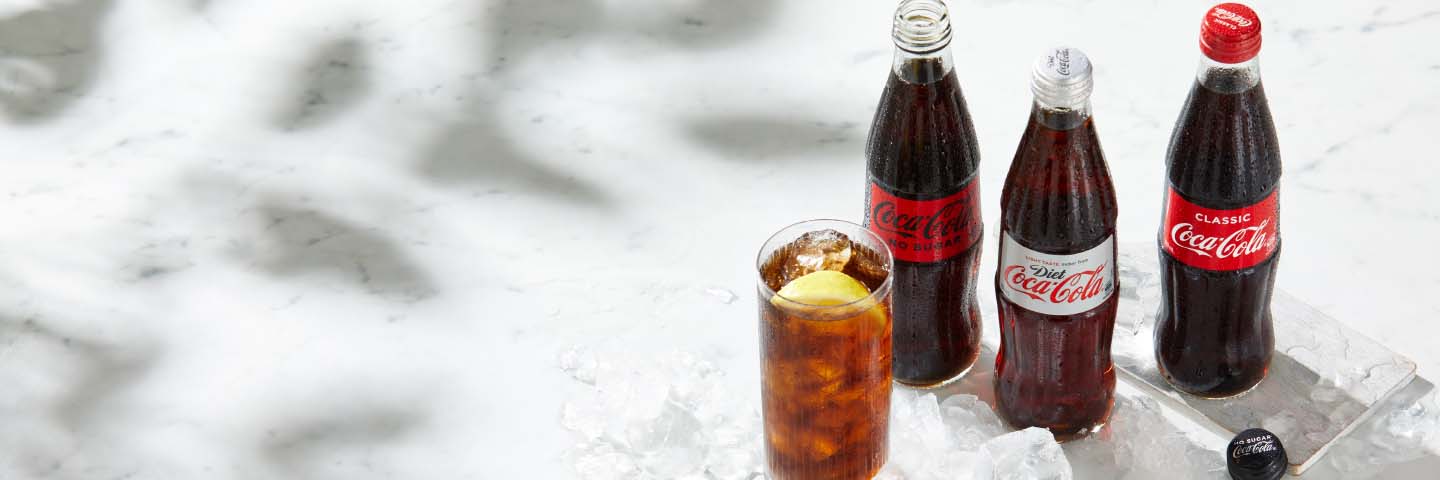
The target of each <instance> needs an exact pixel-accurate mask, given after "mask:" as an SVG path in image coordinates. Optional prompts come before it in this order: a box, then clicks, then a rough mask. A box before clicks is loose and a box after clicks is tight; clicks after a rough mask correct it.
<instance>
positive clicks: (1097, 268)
mask: <svg viewBox="0 0 1440 480" xmlns="http://www.w3.org/2000/svg"><path fill="white" fill-rule="evenodd" d="M999 273H1000V285H999V287H998V288H999V289H1000V291H1001V292H1002V293H1004V294H1005V298H1007V299H1010V301H1011V302H1015V304H1016V305H1019V306H1020V307H1021V308H1024V309H1026V310H1030V311H1032V312H1037V313H1043V314H1046V315H1073V314H1076V313H1081V312H1085V311H1089V310H1090V309H1093V308H1095V307H1098V306H1100V304H1101V303H1104V302H1105V300H1107V299H1109V298H1110V295H1113V294H1114V293H1115V236H1114V235H1111V236H1110V237H1109V238H1106V239H1105V241H1103V242H1100V244H1099V245H1096V246H1095V248H1092V249H1089V250H1086V251H1084V252H1080V253H1077V254H1074V255H1051V254H1048V253H1041V252H1037V251H1034V250H1031V249H1028V248H1025V246H1024V245H1021V244H1020V242H1016V241H1015V239H1014V238H1012V237H1011V236H1010V232H1005V233H1003V234H1001V235H1000V272H999Z"/></svg>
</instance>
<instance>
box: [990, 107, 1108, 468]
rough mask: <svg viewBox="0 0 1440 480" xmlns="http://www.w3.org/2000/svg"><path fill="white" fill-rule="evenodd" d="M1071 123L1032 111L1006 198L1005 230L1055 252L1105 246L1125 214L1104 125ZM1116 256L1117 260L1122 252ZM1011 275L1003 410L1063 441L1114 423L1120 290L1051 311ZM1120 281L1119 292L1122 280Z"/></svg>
mask: <svg viewBox="0 0 1440 480" xmlns="http://www.w3.org/2000/svg"><path fill="white" fill-rule="evenodd" d="M1071 115H1073V114H1071ZM1051 120H1053V121H1051ZM1070 121H1071V122H1075V121H1078V120H1070ZM1064 123H1065V120H1062V119H1059V118H1052V119H1047V121H1046V122H1044V123H1042V122H1040V121H1038V119H1037V115H1035V114H1032V115H1031V119H1030V125H1029V126H1028V127H1027V128H1026V129H1025V134H1024V136H1023V137H1022V138H1021V140H1020V148H1019V150H1018V151H1017V152H1016V153H1015V161H1014V162H1013V163H1012V164H1011V165H1010V173H1009V175H1008V176H1007V177H1006V179H1005V192H1004V193H1003V195H1002V197H1001V199H1000V205H1001V210H1000V217H1001V232H1002V235H1007V234H1008V235H1009V236H1011V237H1012V238H1014V239H1015V241H1016V242H1019V243H1020V244H1022V245H1024V246H1026V247H1027V248H1030V249H1032V250H1036V251H1040V252H1043V253H1050V254H1055V255H1073V254H1077V253H1081V252H1085V251H1088V250H1090V249H1093V248H1095V247H1096V246H1098V245H1100V244H1101V243H1103V242H1104V241H1105V240H1106V239H1108V238H1110V237H1111V236H1113V235H1115V218H1116V215H1117V211H1116V204H1115V189H1114V186H1113V184H1112V183H1111V181H1110V169H1109V167H1108V166H1107V165H1106V163H1105V158H1104V156H1103V154H1102V153H1101V150H1100V142H1099V140H1098V139H1097V137H1096V135H1095V127H1094V124H1093V123H1092V122H1091V121H1090V120H1089V119H1085V120H1083V123H1081V124H1080V125H1078V126H1073V125H1065V124H1064ZM1046 124H1049V125H1046ZM1055 126H1058V127H1061V128H1064V129H1056V128H1054V127H1055ZM1065 127H1073V128H1065ZM1111 248H1112V249H1113V248H1114V247H1113V244H1112V247H1111ZM1110 254H1111V255H1112V258H1114V257H1113V256H1114V254H1115V252H1114V251H1113V250H1112V251H1111V253H1110ZM1108 268H1115V266H1114V265H1111V266H1108ZM1001 273H1002V272H996V276H995V281H996V285H995V289H996V293H995V297H996V300H997V304H998V305H999V310H1000V351H999V352H997V354H996V357H995V397H996V398H995V403H996V406H997V409H998V413H999V414H1000V416H1001V417H1002V418H1004V419H1005V420H1006V421H1007V422H1009V423H1010V424H1011V425H1013V426H1015V427H1016V428H1025V427H1032V426H1034V427H1041V428H1048V429H1050V431H1051V433H1053V434H1054V435H1055V437H1056V438H1057V439H1060V440H1061V441H1064V440H1068V439H1070V438H1073V437H1074V436H1076V435H1077V434H1084V433H1088V432H1089V431H1090V430H1091V429H1092V428H1094V427H1097V426H1099V425H1102V424H1104V422H1105V419H1106V418H1107V417H1109V415H1110V407H1111V406H1112V405H1113V403H1114V394H1115V369H1114V364H1113V363H1111V360H1110V338H1111V334H1112V332H1113V330H1114V326H1115V313H1116V306H1117V305H1118V301H1119V295H1118V294H1115V293H1112V294H1111V295H1110V298H1109V299H1107V300H1105V302H1103V303H1101V304H1100V306H1098V307H1095V308H1093V309H1091V310H1089V311H1086V312H1082V313H1078V314H1074V315H1047V314H1043V313H1038V312H1033V311H1030V310H1027V309H1025V308H1023V307H1021V306H1019V305H1016V304H1015V303H1014V302H1011V301H1010V300H1009V299H1008V298H1006V297H1005V296H1004V295H1003V294H1001V293H1000V289H1001V288H1004V287H1003V286H1002V285H1001V281H1002V279H1001ZM1115 288H1116V290H1115V291H1117V292H1118V289H1119V286H1118V285H1116V287H1115Z"/></svg>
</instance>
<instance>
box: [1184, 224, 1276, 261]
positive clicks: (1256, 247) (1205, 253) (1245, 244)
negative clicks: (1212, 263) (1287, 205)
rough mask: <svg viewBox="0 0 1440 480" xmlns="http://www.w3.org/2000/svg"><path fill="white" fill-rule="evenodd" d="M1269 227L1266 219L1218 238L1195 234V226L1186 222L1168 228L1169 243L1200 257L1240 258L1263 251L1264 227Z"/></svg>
mask: <svg viewBox="0 0 1440 480" xmlns="http://www.w3.org/2000/svg"><path fill="white" fill-rule="evenodd" d="M1269 225H1270V220H1269V219H1266V220H1265V221H1262V222H1260V224H1259V225H1254V226H1249V227H1245V228H1240V229H1236V230H1234V231H1232V232H1230V233H1229V234H1228V235H1223V236H1220V235H1205V234H1203V233H1199V232H1196V231H1195V225H1194V224H1191V223H1188V222H1187V223H1178V224H1175V226H1173V227H1170V242H1171V243H1173V244H1174V245H1175V246H1177V247H1180V248H1183V249H1186V250H1189V251H1191V252H1195V254H1196V255H1200V256H1202V257H1211V258H1216V259H1226V258H1242V257H1244V256H1246V255H1250V254H1253V253H1255V252H1259V251H1262V250H1264V249H1265V247H1266V243H1265V241H1266V239H1268V238H1269V235H1267V234H1266V229H1265V227H1267V226H1269Z"/></svg>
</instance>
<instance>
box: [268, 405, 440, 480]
mask: <svg viewBox="0 0 1440 480" xmlns="http://www.w3.org/2000/svg"><path fill="white" fill-rule="evenodd" d="M374 397H375V396H374V395H367V394H364V393H358V394H350V395H346V396H345V397H344V398H343V399H335V401H331V402H324V403H323V404H314V405H310V406H307V407H300V408H297V409H293V410H291V412H294V413H290V414H287V416H284V417H281V418H280V419H278V420H279V422H278V424H276V425H274V426H271V427H269V428H267V429H266V430H265V438H264V439H263V440H262V441H261V442H260V445H259V450H260V454H261V457H262V458H263V459H264V460H265V461H266V462H267V463H269V464H270V466H271V467H273V468H274V469H275V470H276V471H277V473H281V474H282V475H283V476H282V478H326V477H333V478H355V477H354V476H353V474H354V473H359V472H337V471H335V470H337V469H346V468H348V469H361V470H371V469H373V468H374V467H375V465H371V466H368V467H367V466H365V465H364V464H363V463H364V462H355V463H357V464H354V465H350V466H346V465H345V464H346V462H343V461H341V459H343V458H346V457H349V456H350V455H354V457H355V458H363V459H367V461H372V460H370V458H371V456H372V454H373V450H376V449H377V448H380V447H383V446H385V445H393V444H397V443H399V442H401V441H403V440H405V438H406V437H407V436H408V435H410V434H412V433H414V432H415V431H416V430H418V429H420V428H421V427H422V426H423V425H424V424H425V423H426V421H427V415H426V414H425V413H424V412H421V411H419V410H417V409H415V408H413V407H400V406H398V405H393V404H386V403H383V402H376V401H375V400H374ZM297 410H298V412H296V411H297ZM380 467H381V468H382V469H383V468H384V465H383V464H382V465H380ZM327 473H329V474H333V475H327ZM365 473H367V474H369V475H366V476H367V477H370V476H373V477H375V478H379V477H381V476H383V475H378V474H379V473H380V472H377V471H373V470H372V471H367V472H365Z"/></svg>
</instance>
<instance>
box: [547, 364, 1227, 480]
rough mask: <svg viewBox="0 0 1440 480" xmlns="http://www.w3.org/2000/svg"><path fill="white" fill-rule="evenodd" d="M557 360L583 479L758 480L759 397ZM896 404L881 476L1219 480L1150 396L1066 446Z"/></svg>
mask: <svg viewBox="0 0 1440 480" xmlns="http://www.w3.org/2000/svg"><path fill="white" fill-rule="evenodd" d="M558 363H559V365H560V368H561V370H562V371H564V372H565V373H566V374H568V375H569V376H570V377H571V378H572V379H574V380H575V382H577V384H578V385H581V386H582V387H583V388H582V390H583V393H582V394H581V395H579V396H577V397H575V398H571V399H570V400H569V401H567V402H565V404H564V406H563V407H562V409H561V412H560V417H561V423H562V424H563V425H564V426H565V427H566V428H567V429H569V430H570V431H571V432H572V433H573V435H574V437H575V438H576V439H577V443H576V444H575V446H574V447H572V448H571V449H570V451H569V452H568V453H567V457H568V458H569V460H570V462H571V465H572V466H573V467H574V468H575V471H576V473H577V474H578V476H579V478H581V479H584V480H610V479H642V480H652V479H654V480H658V479H683V480H756V479H763V478H764V474H763V472H764V467H763V465H764V463H763V462H764V460H763V459H764V456H763V450H762V448H763V447H762V441H761V431H762V429H761V424H760V414H759V408H758V398H754V399H752V398H745V397H746V396H745V395H737V394H736V392H739V391H745V389H742V388H740V386H739V385H734V384H732V383H731V379H730V378H729V377H727V376H726V375H725V374H724V372H722V371H720V370H718V369H716V368H715V367H714V365H713V364H711V363H710V362H708V361H706V360H704V359H701V358H698V357H696V356H694V355H691V354H687V353H683V352H672V353H668V354H664V355H659V356H655V355H644V354H642V353H640V352H627V351H615V352H606V353H604V354H603V355H597V353H596V352H594V351H592V350H590V349H588V348H585V347H575V348H570V349H567V350H565V351H563V352H561V353H560V354H559V356H558ZM892 395H893V396H892V399H891V412H890V453H889V461H888V463H887V464H886V466H885V468H884V469H883V470H882V471H881V472H880V475H879V476H878V477H877V478H881V479H887V480H931V479H935V480H939V479H946V480H950V479H966V478H976V479H985V480H990V479H1011V478H1047V479H1060V480H1066V479H1071V478H1074V477H1075V476H1077V474H1072V473H1071V472H1072V466H1071V460H1075V461H1076V462H1078V463H1085V464H1096V465H1103V466H1104V467H1103V468H1106V469H1107V470H1106V471H1105V472H1103V473H1102V474H1101V476H1103V477H1106V478H1110V477H1113V478H1128V479H1140V478H1153V477H1155V476H1157V475H1163V476H1164V478H1167V479H1168V480H1184V479H1211V478H1213V479H1221V478H1224V463H1223V460H1222V458H1221V455H1220V453H1219V452H1218V451H1216V450H1209V449H1206V448H1204V447H1202V446H1200V445H1199V444H1197V443H1195V442H1193V441H1191V440H1190V439H1189V438H1188V437H1186V436H1185V434H1184V433H1183V432H1180V431H1179V430H1177V429H1176V427H1174V426H1173V424H1171V423H1170V422H1169V421H1167V420H1165V419H1164V418H1163V416H1162V414H1161V413H1160V407H1159V405H1157V404H1156V403H1155V402H1154V400H1151V399H1149V398H1145V397H1130V396H1124V395H1120V396H1117V399H1116V404H1115V410H1114V414H1113V415H1112V419H1111V424H1110V427H1109V428H1108V429H1107V430H1105V431H1103V432H1101V433H1100V434H1097V435H1094V436H1092V437H1090V438H1086V439H1083V440H1079V441H1076V442H1071V443H1069V444H1066V445H1065V446H1064V447H1063V448H1062V447H1061V446H1060V445H1059V444H1057V443H1055V441H1054V438H1053V437H1051V436H1050V434H1049V433H1048V432H1045V431H1044V430H1024V431H1020V432H1011V431H1010V429H1009V428H1008V427H1006V426H1005V424H1004V422H1003V421H1001V420H1000V418H999V417H998V416H996V414H995V412H994V411H993V410H991V408H990V405H989V404H987V403H985V402H984V401H982V400H981V399H979V398H977V397H975V396H973V395H966V394H957V395H951V396H949V397H947V398H944V399H943V400H941V399H939V398H937V397H936V395H935V394H934V393H929V392H924V393H922V392H916V391H914V390H910V389H905V388H897V389H895V391H894V393H893V394H892ZM1078 463H1077V464H1078ZM1077 469H1079V467H1077ZM1092 473H1093V472H1092ZM1090 476H1091V477H1093V476H1094V475H1090ZM1081 478H1086V477H1085V476H1081Z"/></svg>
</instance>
